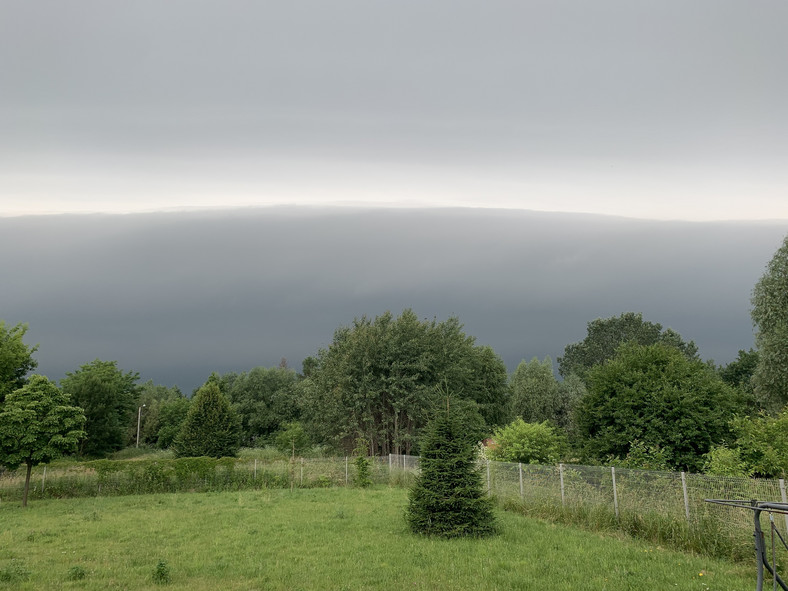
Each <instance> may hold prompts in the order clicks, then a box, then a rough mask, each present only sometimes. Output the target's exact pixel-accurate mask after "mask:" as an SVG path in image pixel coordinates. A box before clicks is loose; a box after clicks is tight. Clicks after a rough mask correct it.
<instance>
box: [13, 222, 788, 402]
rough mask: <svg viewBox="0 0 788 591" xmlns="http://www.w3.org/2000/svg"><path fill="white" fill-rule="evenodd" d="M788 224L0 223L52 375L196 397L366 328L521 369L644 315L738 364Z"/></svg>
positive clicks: (17, 311) (16, 301) (23, 309)
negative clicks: (452, 326)
mask: <svg viewBox="0 0 788 591" xmlns="http://www.w3.org/2000/svg"><path fill="white" fill-rule="evenodd" d="M785 231H786V227H785V226H784V225H778V224H766V223H762V224H755V223H736V224H734V223H672V222H646V221H636V220H627V219H623V218H606V217H598V216H583V215H559V214H540V213H531V212H513V211H502V210H423V211H410V210H380V211H363V210H318V209H270V210H238V211H230V212H214V213H211V214H208V213H192V214H173V213H170V214H146V215H129V216H105V215H95V216H51V217H22V218H7V219H0V276H2V277H3V281H2V283H0V318H2V319H4V320H6V322H10V323H16V322H19V321H24V322H28V323H29V324H30V331H29V333H28V341H29V342H38V343H40V345H41V348H40V351H39V353H38V359H39V361H40V367H39V370H40V371H42V372H44V373H47V374H49V375H50V376H51V377H54V378H60V377H62V376H63V374H64V372H66V371H71V370H74V369H76V368H77V367H78V366H79V365H81V364H83V363H86V362H88V361H91V360H92V359H94V358H101V359H116V360H118V361H119V362H120V365H121V366H122V367H123V368H124V369H128V370H131V369H133V370H136V371H139V372H140V373H141V374H142V377H143V379H148V378H150V379H153V380H155V381H157V382H162V383H167V384H172V383H177V384H179V385H180V386H181V387H182V388H184V389H185V390H187V391H188V390H191V388H193V387H194V386H195V385H197V384H199V383H201V382H202V381H203V380H204V379H205V378H206V377H207V376H208V375H209V374H210V372H211V371H213V370H217V371H221V372H224V371H229V370H235V371H240V370H247V369H249V368H251V367H253V366H256V365H266V366H272V365H276V364H277V363H278V362H279V360H280V358H281V357H286V358H287V359H288V360H289V362H290V364H291V365H292V366H294V367H298V368H300V362H301V360H302V359H303V358H304V357H305V356H307V355H312V354H315V353H316V352H317V350H318V349H319V348H320V347H322V346H327V345H328V344H329V343H330V342H331V338H332V335H333V331H334V329H335V328H337V327H338V326H340V325H347V324H349V323H350V322H351V321H352V319H353V318H354V317H356V316H361V315H362V314H367V315H370V316H374V315H377V314H381V313H383V312H384V311H386V310H391V311H392V312H394V313H395V314H398V313H399V312H400V311H402V310H403V309H404V308H412V309H413V310H414V311H415V312H416V313H417V314H418V315H419V316H421V317H425V318H432V317H437V318H438V319H439V320H443V319H446V318H447V317H448V316H450V315H456V316H458V317H459V318H460V320H461V321H462V322H463V323H464V324H465V327H466V331H467V333H468V334H471V335H474V336H476V337H477V342H479V343H480V344H489V345H491V346H492V347H493V348H494V349H495V350H496V351H497V352H498V353H499V354H500V355H501V356H502V357H503V358H504V360H505V361H506V363H507V365H508V367H509V369H510V370H513V369H514V367H515V366H516V364H517V362H519V361H520V360H521V359H523V358H526V359H530V358H531V357H533V356H539V357H543V356H545V355H550V356H552V357H553V358H554V359H555V357H556V356H557V355H560V354H561V352H562V350H563V347H564V346H565V345H566V344H568V343H571V342H575V341H577V340H579V339H581V338H582V337H583V336H584V335H585V326H586V323H587V322H588V321H590V320H593V319H594V318H597V317H608V316H612V315H618V314H620V313H622V312H626V311H639V312H643V314H644V316H645V318H646V319H648V320H651V321H654V322H660V323H662V324H663V325H664V326H666V327H667V326H670V327H672V328H674V329H675V330H677V331H678V332H680V333H681V334H682V336H684V337H685V338H686V339H694V340H695V341H696V342H697V343H698V345H699V347H700V350H701V355H702V356H703V357H704V358H714V359H715V360H716V361H717V362H727V361H730V360H731V359H733V358H734V357H735V356H736V352H737V350H738V349H742V348H745V349H746V348H748V347H750V346H752V329H751V323H750V319H749V296H750V291H751V289H752V287H753V285H754V283H755V282H756V281H757V279H758V278H759V277H760V275H761V274H762V273H763V269H764V266H765V265H766V263H767V262H768V260H769V259H770V258H771V256H772V255H773V253H774V252H775V251H776V249H777V248H778V247H779V245H780V243H781V240H782V238H783V235H784V233H785Z"/></svg>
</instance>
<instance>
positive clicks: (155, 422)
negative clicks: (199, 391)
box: [128, 380, 188, 447]
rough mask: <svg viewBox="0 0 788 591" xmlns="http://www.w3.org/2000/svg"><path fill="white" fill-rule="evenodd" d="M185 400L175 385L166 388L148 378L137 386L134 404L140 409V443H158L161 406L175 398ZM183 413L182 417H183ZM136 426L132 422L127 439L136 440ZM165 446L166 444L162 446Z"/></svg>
mask: <svg viewBox="0 0 788 591" xmlns="http://www.w3.org/2000/svg"><path fill="white" fill-rule="evenodd" d="M179 399H180V400H186V401H187V402H188V399H186V398H185V397H184V396H183V394H181V391H180V390H179V389H178V387H177V386H173V387H172V388H168V387H167V386H162V385H157V384H154V383H153V381H151V380H148V381H147V382H145V383H144V384H142V385H141V386H140V387H139V394H138V396H137V402H136V406H137V408H138V409H140V408H141V409H142V412H141V413H140V444H141V445H151V446H158V447H162V446H160V445H159V430H160V429H161V427H162V417H161V411H162V407H163V406H164V405H166V404H167V403H169V402H172V401H175V400H179ZM185 416H186V415H185V413H184V417H185ZM136 427H137V424H136V423H134V424H132V425H131V426H130V435H129V437H128V441H130V442H135V441H136V435H137V433H136ZM164 447H166V446H164Z"/></svg>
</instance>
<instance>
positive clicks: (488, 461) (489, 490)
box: [487, 460, 492, 495]
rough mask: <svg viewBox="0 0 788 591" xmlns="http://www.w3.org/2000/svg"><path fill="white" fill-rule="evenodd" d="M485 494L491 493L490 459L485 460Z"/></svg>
mask: <svg viewBox="0 0 788 591" xmlns="http://www.w3.org/2000/svg"><path fill="white" fill-rule="evenodd" d="M487 494H488V495H491V494H492V487H491V484H490V460H487Z"/></svg>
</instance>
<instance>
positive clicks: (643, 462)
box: [608, 441, 673, 472]
mask: <svg viewBox="0 0 788 591" xmlns="http://www.w3.org/2000/svg"><path fill="white" fill-rule="evenodd" d="M669 457H670V453H669V452H668V451H667V450H666V449H665V448H664V447H660V446H659V445H647V444H645V443H643V442H642V441H633V442H632V447H630V448H629V453H628V454H627V457H626V458H624V459H623V460H617V459H616V458H611V459H610V461H609V462H608V463H609V464H610V465H612V466H620V467H622V468H630V469H634V470H658V471H662V472H672V471H673V468H672V467H671V466H670V463H669V462H668V458H669Z"/></svg>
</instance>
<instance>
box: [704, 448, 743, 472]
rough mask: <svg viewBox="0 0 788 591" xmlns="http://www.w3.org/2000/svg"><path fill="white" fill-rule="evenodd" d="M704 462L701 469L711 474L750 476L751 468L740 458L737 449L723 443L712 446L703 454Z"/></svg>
mask: <svg viewBox="0 0 788 591" xmlns="http://www.w3.org/2000/svg"><path fill="white" fill-rule="evenodd" d="M704 457H705V458H706V463H705V464H704V465H703V471H704V472H705V473H706V474H711V475H712V476H744V477H749V476H752V473H753V470H752V468H750V467H748V466H747V463H746V462H745V461H743V460H742V458H741V453H739V450H738V449H731V448H729V447H726V446H724V445H720V446H718V447H715V448H713V449H712V450H711V451H710V452H709V453H707V454H706V455H705V456H704Z"/></svg>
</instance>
